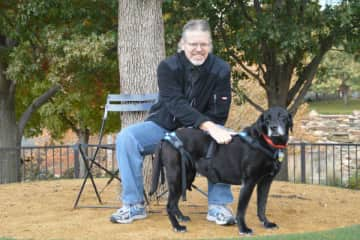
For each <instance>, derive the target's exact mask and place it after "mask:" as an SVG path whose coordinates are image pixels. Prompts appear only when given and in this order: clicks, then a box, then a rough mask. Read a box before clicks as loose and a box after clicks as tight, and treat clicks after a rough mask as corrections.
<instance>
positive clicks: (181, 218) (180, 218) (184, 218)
mask: <svg viewBox="0 0 360 240" xmlns="http://www.w3.org/2000/svg"><path fill="white" fill-rule="evenodd" d="M178 220H179V221H180V222H189V221H190V220H191V219H190V217H189V216H181V217H178Z"/></svg>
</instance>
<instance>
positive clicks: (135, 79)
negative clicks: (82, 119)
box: [118, 0, 165, 192]
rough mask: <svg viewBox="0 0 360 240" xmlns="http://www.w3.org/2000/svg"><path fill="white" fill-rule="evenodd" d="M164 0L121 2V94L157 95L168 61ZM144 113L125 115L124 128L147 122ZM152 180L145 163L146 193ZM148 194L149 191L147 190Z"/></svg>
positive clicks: (147, 165)
mask: <svg viewBox="0 0 360 240" xmlns="http://www.w3.org/2000/svg"><path fill="white" fill-rule="evenodd" d="M161 4H162V0H147V1H144V0H119V29H118V38H119V39H118V58H119V73H120V92H121V93H130V94H143V93H156V92H157V91H158V89H157V80H156V69H157V65H158V64H159V62H160V61H161V60H162V59H163V58H164V57H165V42H164V25H163V20H162V10H161ZM144 118H145V115H144V114H142V113H125V114H122V117H121V123H122V128H124V127H126V126H128V125H129V124H133V123H136V122H139V121H143V120H144ZM150 179H151V163H150V162H149V160H148V159H145V161H144V182H145V189H148V187H149V184H150ZM146 192H147V190H146Z"/></svg>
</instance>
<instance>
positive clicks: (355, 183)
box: [348, 169, 360, 189]
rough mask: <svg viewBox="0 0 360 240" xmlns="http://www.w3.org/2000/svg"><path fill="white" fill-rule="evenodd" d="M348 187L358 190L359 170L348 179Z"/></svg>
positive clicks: (359, 184)
mask: <svg viewBox="0 0 360 240" xmlns="http://www.w3.org/2000/svg"><path fill="white" fill-rule="evenodd" d="M348 187H349V188H352V189H360V170H359V169H358V170H357V171H356V172H355V173H354V174H353V175H351V177H350V178H349V183H348Z"/></svg>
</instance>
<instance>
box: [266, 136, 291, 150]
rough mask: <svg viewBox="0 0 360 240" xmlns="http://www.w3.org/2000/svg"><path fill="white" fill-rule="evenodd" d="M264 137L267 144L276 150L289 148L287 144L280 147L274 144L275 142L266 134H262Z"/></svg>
mask: <svg viewBox="0 0 360 240" xmlns="http://www.w3.org/2000/svg"><path fill="white" fill-rule="evenodd" d="M262 136H263V138H264V140H265V142H267V143H268V144H269V145H270V146H272V147H274V148H279V149H284V148H286V146H287V144H285V145H278V144H275V143H273V141H272V140H271V139H270V138H269V137H268V136H266V135H265V134H262Z"/></svg>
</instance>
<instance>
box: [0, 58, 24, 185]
mask: <svg viewBox="0 0 360 240" xmlns="http://www.w3.org/2000/svg"><path fill="white" fill-rule="evenodd" d="M4 72H5V69H4V66H3V65H2V64H1V63H0V116H1V121H0V184H2V183H11V182H17V181H19V180H20V174H19V173H20V172H19V169H20V143H19V142H18V141H17V140H18V138H19V137H18V134H19V133H18V127H17V125H16V116H15V83H14V82H13V81H11V80H8V79H7V78H6V76H5V74H4Z"/></svg>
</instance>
